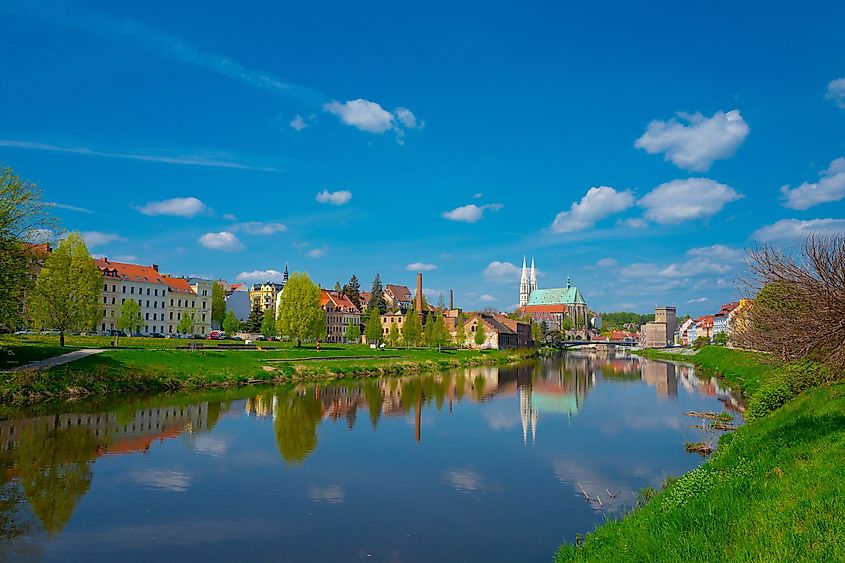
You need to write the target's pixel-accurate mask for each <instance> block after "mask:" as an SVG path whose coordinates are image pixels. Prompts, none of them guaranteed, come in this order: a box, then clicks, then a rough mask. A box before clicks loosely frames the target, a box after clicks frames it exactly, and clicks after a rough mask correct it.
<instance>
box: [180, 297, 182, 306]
mask: <svg viewBox="0 0 845 563" xmlns="http://www.w3.org/2000/svg"><path fill="white" fill-rule="evenodd" d="M179 306H180V307H181V306H182V300H181V299H180V300H179Z"/></svg>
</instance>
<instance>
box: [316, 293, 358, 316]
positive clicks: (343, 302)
mask: <svg viewBox="0 0 845 563" xmlns="http://www.w3.org/2000/svg"><path fill="white" fill-rule="evenodd" d="M329 301H331V303H332V305H334V307H335V308H336V309H341V310H346V311H350V312H352V311H354V312H357V311H358V308H357V307H356V306H355V304H354V303H353V302H352V301H351V300H350V299H349V298H348V297H347V296H346V295H344V294H343V293H339V292H337V291H329V290H327V289H323V290H322V291H320V307H325V306H326V305H327V304H328V303H329Z"/></svg>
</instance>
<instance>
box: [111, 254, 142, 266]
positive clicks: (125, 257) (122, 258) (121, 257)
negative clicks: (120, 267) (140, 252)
mask: <svg viewBox="0 0 845 563" xmlns="http://www.w3.org/2000/svg"><path fill="white" fill-rule="evenodd" d="M112 258H113V259H114V261H115V262H128V263H130V264H136V263H138V257H137V256H135V255H134V254H118V255H116V256H113V257H112Z"/></svg>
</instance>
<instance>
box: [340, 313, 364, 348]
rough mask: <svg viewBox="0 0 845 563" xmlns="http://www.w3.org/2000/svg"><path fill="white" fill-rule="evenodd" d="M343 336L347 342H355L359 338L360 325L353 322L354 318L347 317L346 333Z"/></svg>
mask: <svg viewBox="0 0 845 563" xmlns="http://www.w3.org/2000/svg"><path fill="white" fill-rule="evenodd" d="M344 338H345V339H346V341H347V342H355V343H356V344H357V342H358V340H359V339H360V338H361V327H360V326H358V323H356V322H355V319H349V326H347V327H346V334H344Z"/></svg>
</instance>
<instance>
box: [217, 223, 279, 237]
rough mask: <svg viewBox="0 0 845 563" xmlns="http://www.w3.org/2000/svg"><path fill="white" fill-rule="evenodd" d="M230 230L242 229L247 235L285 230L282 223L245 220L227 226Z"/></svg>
mask: <svg viewBox="0 0 845 563" xmlns="http://www.w3.org/2000/svg"><path fill="white" fill-rule="evenodd" d="M229 228H230V229H231V230H232V231H243V232H245V233H246V234H248V235H273V234H276V233H281V232H283V231H286V230H287V227H285V226H284V225H283V224H282V223H274V222H263V221H246V222H244V223H235V224H234V225H232V226H231V227H229Z"/></svg>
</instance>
